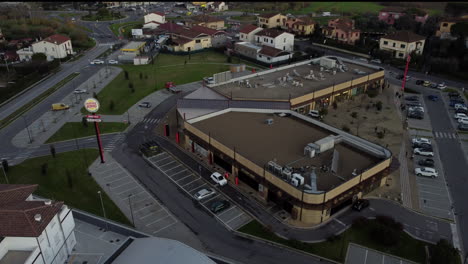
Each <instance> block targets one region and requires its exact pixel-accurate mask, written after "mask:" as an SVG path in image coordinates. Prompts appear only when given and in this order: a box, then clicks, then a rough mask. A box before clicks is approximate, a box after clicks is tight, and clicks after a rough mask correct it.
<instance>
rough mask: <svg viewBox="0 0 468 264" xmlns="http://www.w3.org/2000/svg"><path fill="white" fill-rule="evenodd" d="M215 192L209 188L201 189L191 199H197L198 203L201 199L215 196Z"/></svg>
mask: <svg viewBox="0 0 468 264" xmlns="http://www.w3.org/2000/svg"><path fill="white" fill-rule="evenodd" d="M215 193H216V192H215V191H214V190H213V189H211V188H208V189H201V190H199V191H198V192H197V193H195V194H194V195H193V197H195V199H197V200H198V201H200V200H202V199H205V198H207V197H210V196H212V195H213V194H215Z"/></svg>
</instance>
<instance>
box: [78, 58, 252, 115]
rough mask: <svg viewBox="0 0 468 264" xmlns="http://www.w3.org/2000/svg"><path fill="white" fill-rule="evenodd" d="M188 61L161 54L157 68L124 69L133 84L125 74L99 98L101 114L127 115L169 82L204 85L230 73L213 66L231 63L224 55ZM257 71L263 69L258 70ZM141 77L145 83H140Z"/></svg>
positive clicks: (237, 61) (128, 66)
mask: <svg viewBox="0 0 468 264" xmlns="http://www.w3.org/2000/svg"><path fill="white" fill-rule="evenodd" d="M188 57H189V56H188V55H186V56H181V55H171V54H160V55H159V56H158V57H157V58H156V60H155V64H154V65H151V64H149V65H140V66H134V65H123V66H121V67H122V69H123V70H124V71H127V72H128V73H129V78H130V80H125V74H124V72H122V73H120V74H119V75H118V76H117V77H116V78H115V79H114V80H112V82H111V83H109V85H107V86H106V87H105V88H104V89H103V90H102V91H101V92H100V93H99V94H98V99H99V102H100V103H101V110H100V112H99V113H100V114H114V115H118V114H123V113H125V111H127V110H128V108H130V107H131V106H132V105H134V104H135V103H137V102H138V101H139V100H141V99H142V98H144V97H145V96H147V95H149V94H151V93H153V92H155V91H156V90H159V89H163V88H164V85H165V83H166V82H168V81H172V82H174V83H175V84H176V85H181V84H186V83H191V82H195V81H200V80H201V79H202V78H203V77H206V76H211V75H213V74H214V73H218V72H222V71H227V70H229V66H228V65H223V64H210V63H227V62H226V56H225V55H224V54H222V53H218V52H215V51H206V52H201V53H196V54H192V55H191V59H190V60H189V59H188ZM185 60H187V63H188V64H187V65H184V62H185ZM239 62H241V63H243V62H242V61H240V60H238V59H236V58H233V59H232V63H239ZM189 63H190V64H189ZM192 63H193V64H192ZM256 68H260V67H258V66H256ZM140 73H141V74H142V76H143V79H140ZM146 76H147V78H146ZM130 82H131V83H132V84H133V87H134V92H133V93H132V91H131V89H130V88H129V83H130ZM111 100H113V101H114V109H113V110H111V109H110V107H109V106H110V102H111ZM81 111H82V113H86V110H84V109H82V110H81Z"/></svg>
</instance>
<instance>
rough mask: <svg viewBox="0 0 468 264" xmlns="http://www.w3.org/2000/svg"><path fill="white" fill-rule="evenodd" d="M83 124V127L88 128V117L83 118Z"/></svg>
mask: <svg viewBox="0 0 468 264" xmlns="http://www.w3.org/2000/svg"><path fill="white" fill-rule="evenodd" d="M81 124H82V125H83V127H88V120H87V119H86V116H83V118H81Z"/></svg>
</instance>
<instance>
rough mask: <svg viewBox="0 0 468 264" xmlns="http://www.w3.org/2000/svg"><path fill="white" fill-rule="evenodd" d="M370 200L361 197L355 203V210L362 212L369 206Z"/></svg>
mask: <svg viewBox="0 0 468 264" xmlns="http://www.w3.org/2000/svg"><path fill="white" fill-rule="evenodd" d="M369 204H370V203H369V200H367V199H359V200H357V201H356V202H355V203H354V204H353V210H356V211H358V212H360V211H361V210H362V209H364V208H366V207H368V206H369Z"/></svg>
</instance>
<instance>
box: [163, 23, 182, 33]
mask: <svg viewBox="0 0 468 264" xmlns="http://www.w3.org/2000/svg"><path fill="white" fill-rule="evenodd" d="M159 28H160V29H165V30H167V31H173V30H177V29H179V28H184V27H183V26H181V25H177V24H175V23H172V22H168V23H164V24H161V25H160V26H159Z"/></svg>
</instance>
